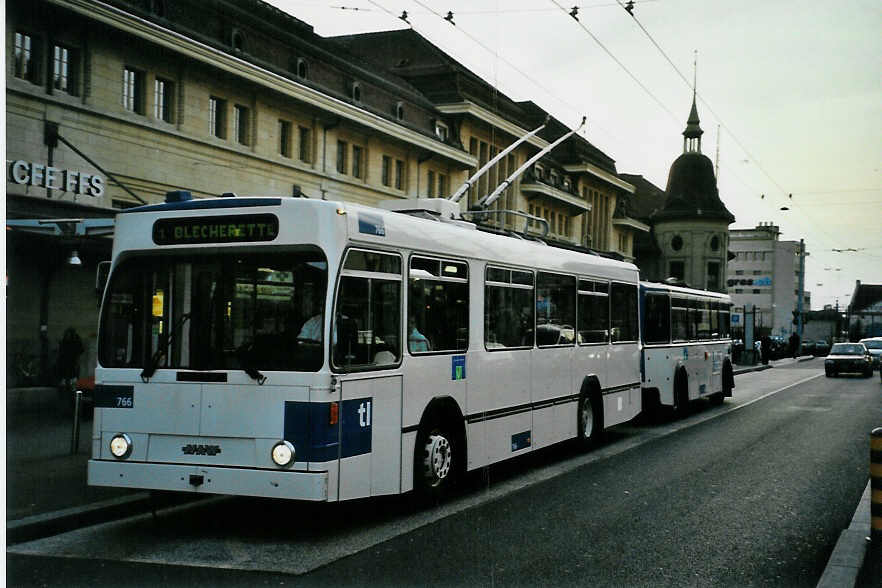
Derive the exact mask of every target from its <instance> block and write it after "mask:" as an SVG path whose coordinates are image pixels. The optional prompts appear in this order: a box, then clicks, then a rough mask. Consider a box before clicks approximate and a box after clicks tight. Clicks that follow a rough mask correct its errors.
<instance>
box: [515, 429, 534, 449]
mask: <svg viewBox="0 0 882 588" xmlns="http://www.w3.org/2000/svg"><path fill="white" fill-rule="evenodd" d="M530 444H531V440H530V431H524V432H523V433H518V434H517V435H512V436H511V450H512V451H517V450H518V449H523V448H524V447H529V446H530Z"/></svg>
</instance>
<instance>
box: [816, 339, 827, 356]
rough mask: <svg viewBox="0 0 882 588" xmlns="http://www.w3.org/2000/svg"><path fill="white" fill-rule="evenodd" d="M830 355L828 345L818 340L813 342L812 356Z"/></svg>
mask: <svg viewBox="0 0 882 588" xmlns="http://www.w3.org/2000/svg"><path fill="white" fill-rule="evenodd" d="M828 353H830V344H829V343H827V342H826V341H824V340H823V339H818V340H817V341H815V349H814V351H813V352H812V355H814V356H815V357H824V356H825V355H827V354H828Z"/></svg>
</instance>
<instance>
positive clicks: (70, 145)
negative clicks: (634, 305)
mask: <svg viewBox="0 0 882 588" xmlns="http://www.w3.org/2000/svg"><path fill="white" fill-rule="evenodd" d="M392 48H394V50H392ZM5 49H6V56H7V59H6V137H7V142H6V158H7V160H6V167H7V181H6V194H7V196H6V206H7V219H82V218H107V217H112V216H113V215H114V214H115V212H116V211H118V210H121V209H124V208H128V207H131V206H136V205H139V204H142V203H152V202H157V201H161V200H162V199H163V197H164V194H165V193H166V192H168V191H171V190H188V191H190V192H192V193H193V194H194V196H195V197H197V198H198V197H208V196H215V195H220V194H223V193H226V192H235V193H237V194H240V195H272V196H303V197H309V198H327V199H333V200H336V199H340V200H347V201H353V202H359V203H364V204H375V203H377V202H379V201H381V200H387V199H394V198H414V197H429V198H431V197H447V196H449V195H450V194H451V193H452V192H453V191H455V190H456V189H457V188H458V187H459V186H460V185H461V184H462V183H463V182H464V181H465V180H466V179H467V178H468V177H469V175H470V173H471V172H473V171H474V170H475V169H477V168H478V167H480V166H481V165H483V164H484V163H485V162H487V161H488V160H489V159H490V158H492V157H493V156H494V155H495V154H496V153H498V152H499V151H500V150H502V149H504V148H505V147H507V146H508V145H509V144H511V143H512V142H513V141H514V140H516V138H518V137H520V136H522V135H524V134H525V133H527V132H528V131H529V130H531V129H533V128H536V127H537V126H539V125H540V124H541V123H542V121H543V119H545V117H546V113H545V112H544V111H542V109H541V108H540V107H538V106H536V105H535V104H533V103H531V102H514V101H512V100H510V99H509V98H507V97H506V96H504V95H503V94H501V93H500V92H498V91H497V90H496V89H495V88H493V86H492V85H491V84H489V83H487V82H486V81H484V80H482V79H481V78H479V77H478V76H476V75H475V74H473V73H471V72H469V71H468V70H467V69H466V68H464V67H463V66H462V65H460V64H458V63H456V62H455V61H454V60H453V59H452V58H451V57H449V56H447V55H446V54H444V53H443V51H441V50H440V49H438V48H437V47H434V46H432V45H431V44H430V43H429V42H428V41H426V40H425V39H423V38H422V37H420V36H419V35H417V34H416V33H415V32H413V31H392V32H388V33H378V34H376V35H357V36H349V37H341V38H324V37H321V36H319V35H317V34H316V33H315V32H314V31H313V29H312V27H311V26H310V25H308V24H307V23H304V22H303V21H300V20H298V19H297V18H295V17H292V16H290V15H288V14H285V13H283V12H281V11H279V10H277V9H275V8H274V7H272V6H270V5H268V4H266V3H264V2H261V1H260V0H246V1H238V2H237V1H233V0H217V1H213V2H202V1H199V0H176V1H175V2H170V1H163V0H131V1H123V0H110V1H107V2H97V1H94V0H32V1H31V0H27V1H26V0H10V1H9V2H7V4H6V48H5ZM567 130H568V129H567V128H566V127H565V126H564V125H563V124H561V123H560V122H558V121H555V120H553V119H552V120H551V121H550V123H549V124H548V125H547V126H546V128H545V129H544V130H543V132H542V133H540V134H539V135H537V136H536V137H534V138H533V139H532V140H530V141H529V142H527V143H525V144H524V145H522V146H521V147H519V148H518V149H516V150H515V151H514V152H512V153H511V154H510V155H509V156H508V157H506V158H505V159H504V160H503V161H502V162H500V163H499V164H498V165H497V166H495V168H494V169H492V170H491V171H490V172H489V173H488V174H487V175H486V176H485V177H484V178H483V179H482V180H481V181H480V182H479V183H478V184H477V186H476V187H475V188H474V189H472V190H471V191H470V193H469V194H468V196H467V197H466V198H463V200H462V207H463V208H464V209H465V208H467V207H469V206H471V205H474V203H475V202H476V201H477V200H478V199H479V198H481V197H483V196H485V195H486V194H488V193H489V192H490V191H492V190H493V189H494V188H495V187H496V186H497V185H498V184H499V183H500V182H502V181H503V180H504V179H505V178H506V177H507V176H508V175H509V174H511V173H512V172H513V171H514V170H515V169H517V168H518V167H520V166H521V165H523V164H524V163H525V162H526V161H527V159H528V158H530V157H531V156H532V155H533V154H535V153H537V152H538V150H539V149H541V148H542V147H544V146H546V145H548V144H549V143H550V142H551V141H553V140H554V139H556V138H557V137H559V136H561V135H563V134H564V133H565V132H566V131H567ZM633 191H634V188H633V186H632V185H631V184H629V183H627V182H625V181H623V180H621V179H620V178H619V177H618V176H617V174H616V169H615V163H614V161H613V160H612V159H611V158H610V157H608V156H607V155H605V154H603V153H602V152H601V151H600V150H598V149H597V148H596V147H594V146H593V145H591V144H590V143H589V142H588V141H587V140H585V139H584V138H583V137H581V136H579V135H574V136H573V137H571V138H570V139H569V140H567V141H566V142H565V143H563V144H562V145H561V146H560V147H558V148H557V149H555V150H554V151H553V152H552V153H550V154H549V155H546V156H545V157H543V158H542V159H541V160H540V161H539V162H538V163H536V164H535V165H534V166H532V167H531V168H530V169H529V170H527V173H525V174H524V175H523V176H521V177H520V178H519V179H517V180H516V181H515V182H514V183H513V184H512V185H511V186H510V187H509V188H508V189H507V190H506V191H505V193H504V196H503V197H502V198H500V199H499V200H498V201H497V203H496V204H495V205H494V206H493V208H495V209H511V210H519V211H521V212H524V213H528V214H532V215H535V216H537V217H541V218H544V219H546V220H547V221H548V225H549V228H550V231H549V239H550V240H552V241H554V242H556V243H558V244H560V245H561V246H566V247H591V248H593V249H596V250H598V251H602V252H608V253H609V254H612V255H615V256H618V257H621V258H625V259H633V253H632V252H633V245H632V243H633V236H634V234H635V233H639V232H645V231H648V227H646V226H645V225H642V223H640V222H638V221H635V220H633V219H622V218H616V217H615V215H614V212H615V211H616V208H617V201H618V200H621V199H623V198H627V197H628V195H629V194H632V193H633ZM490 221H491V222H496V223H497V225H498V226H499V227H500V228H501V229H505V228H508V229H518V230H522V229H523V221H520V224H518V223H517V222H516V221H515V220H514V219H513V218H510V217H508V216H504V215H503V216H498V217H491V218H490ZM49 226H51V227H52V228H53V232H52V233H51V234H48V235H45V234H36V233H33V232H31V231H25V230H21V229H18V228H13V229H10V230H7V267H8V272H7V273H8V288H7V292H8V296H7V316H8V318H7V349H8V352H7V360H8V365H9V366H10V369H9V370H8V373H9V375H8V377H7V385H29V384H36V383H44V384H46V383H53V382H55V381H57V376H58V374H57V371H56V370H54V369H53V366H54V365H55V359H56V357H57V349H58V344H59V341H60V339H61V337H62V334H63V333H64V331H65V330H66V329H68V328H71V327H72V328H74V329H75V330H76V331H77V333H78V334H79V335H80V337H81V338H82V340H83V343H84V347H85V352H84V353H83V355H82V357H81V361H80V364H81V369H80V372H81V373H82V374H84V375H85V374H88V373H89V372H90V368H89V366H90V365H94V362H95V358H94V351H93V349H94V347H95V337H96V331H97V312H96V297H95V293H94V283H95V282H94V276H95V271H94V270H95V267H96V265H97V263H98V262H99V261H101V260H104V259H108V258H109V255H110V243H109V240H108V239H107V238H106V237H103V238H91V237H88V236H84V235H79V234H76V224H75V223H54V224H52V225H47V227H49ZM74 252H75V255H74ZM74 257H75V258H76V259H77V260H78V261H80V262H81V263H80V264H79V265H71V264H70V261H71V260H72V259H73V258H74ZM35 365H36V366H37V367H36V368H35V367H34V366H35Z"/></svg>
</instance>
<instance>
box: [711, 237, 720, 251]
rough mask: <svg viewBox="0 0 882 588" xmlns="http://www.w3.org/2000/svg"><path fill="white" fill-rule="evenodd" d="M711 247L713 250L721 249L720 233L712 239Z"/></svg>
mask: <svg viewBox="0 0 882 588" xmlns="http://www.w3.org/2000/svg"><path fill="white" fill-rule="evenodd" d="M710 248H711V251H719V250H720V237H719V236H718V235H714V236H713V237H711V240H710Z"/></svg>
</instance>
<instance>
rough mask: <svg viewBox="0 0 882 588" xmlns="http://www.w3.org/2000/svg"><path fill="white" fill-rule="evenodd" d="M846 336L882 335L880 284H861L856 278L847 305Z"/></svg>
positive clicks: (881, 293) (855, 337)
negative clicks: (849, 301)
mask: <svg viewBox="0 0 882 588" xmlns="http://www.w3.org/2000/svg"><path fill="white" fill-rule="evenodd" d="M848 337H849V339H850V340H852V341H857V340H858V339H863V338H864V337H882V284H862V283H861V281H860V280H857V281H856V282H855V285H854V293H853V294H852V295H851V303H850V304H849V305H848Z"/></svg>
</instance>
